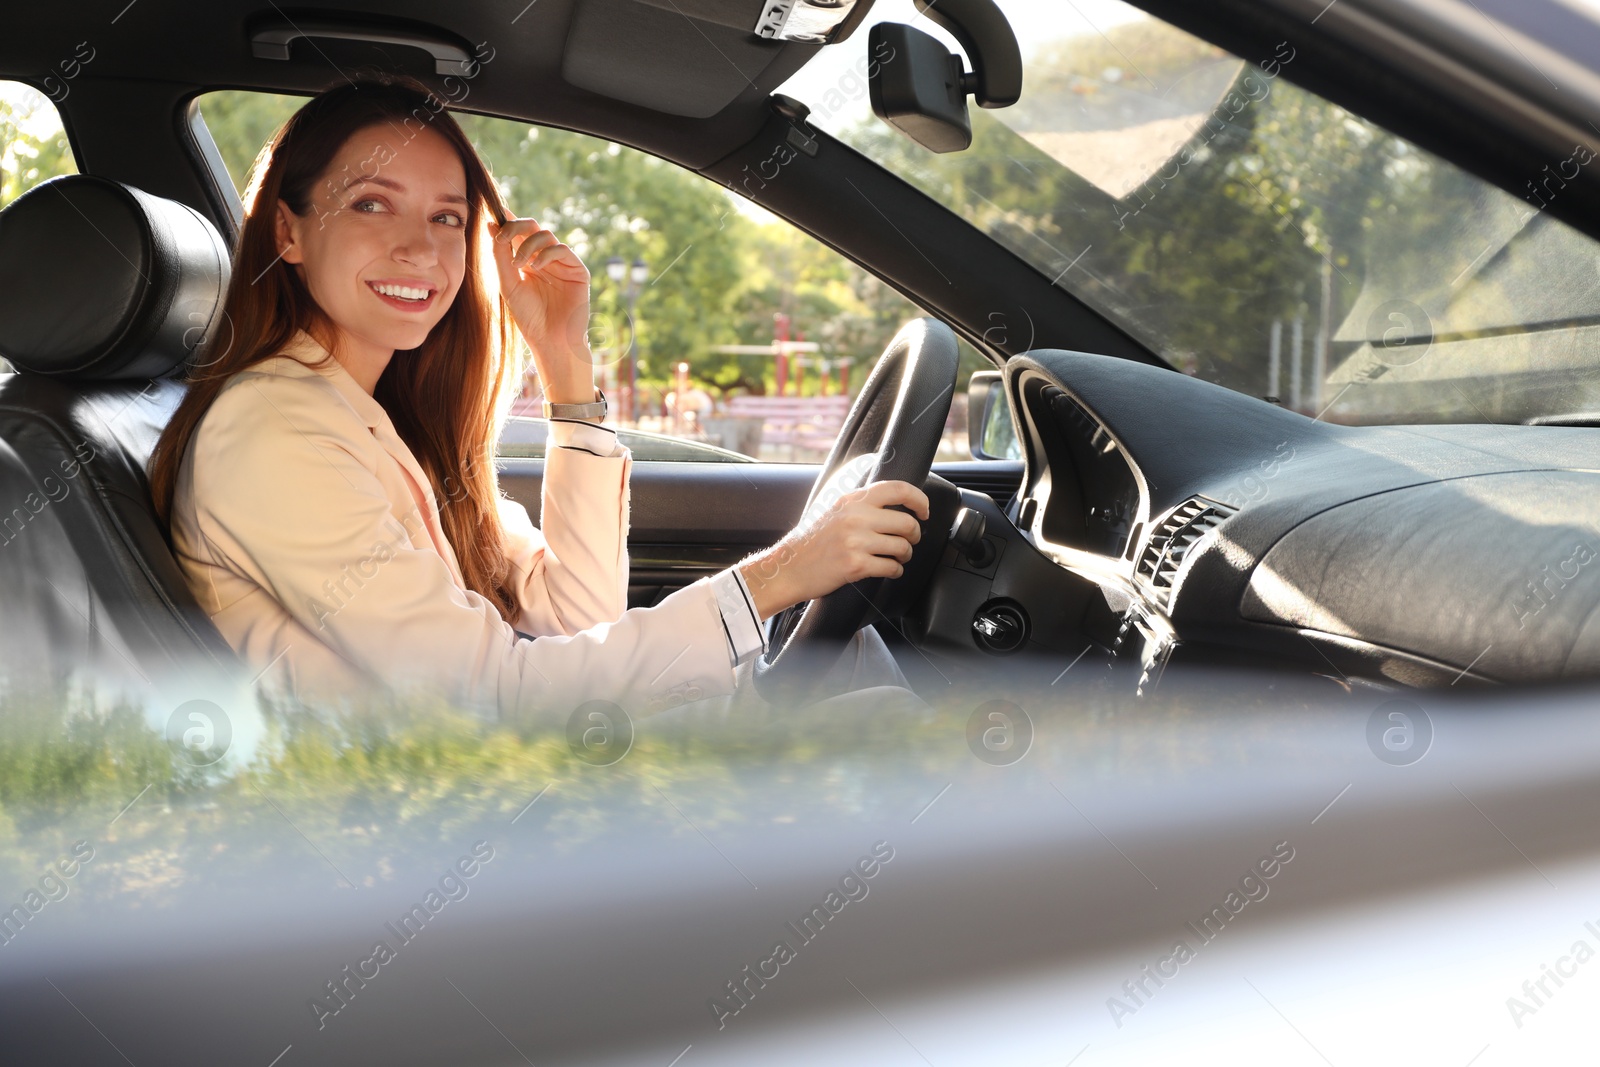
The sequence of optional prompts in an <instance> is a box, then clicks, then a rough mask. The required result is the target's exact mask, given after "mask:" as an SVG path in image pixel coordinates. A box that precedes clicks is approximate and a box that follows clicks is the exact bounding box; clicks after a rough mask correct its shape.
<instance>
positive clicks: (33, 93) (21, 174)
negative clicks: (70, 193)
mask: <svg viewBox="0 0 1600 1067" xmlns="http://www.w3.org/2000/svg"><path fill="white" fill-rule="evenodd" d="M77 172H78V165H77V163H76V162H75V161H74V160H73V158H72V148H71V146H70V145H68V144H67V134H66V131H65V130H63V129H62V128H61V115H60V114H59V113H58V112H57V111H56V106H55V104H54V103H53V102H51V100H50V98H49V97H47V96H46V95H45V94H44V93H41V92H40V91H39V90H37V89H35V88H33V87H32V86H29V85H24V84H23V83H21V82H14V81H0V208H3V207H5V206H6V205H7V204H9V203H11V201H13V200H15V199H16V198H17V197H19V196H21V195H22V194H23V193H25V192H27V191H28V190H29V189H32V188H33V187H34V186H35V185H38V184H39V183H40V182H45V181H49V180H50V179H51V178H54V177H56V176H57V175H61V174H76V173H77Z"/></svg>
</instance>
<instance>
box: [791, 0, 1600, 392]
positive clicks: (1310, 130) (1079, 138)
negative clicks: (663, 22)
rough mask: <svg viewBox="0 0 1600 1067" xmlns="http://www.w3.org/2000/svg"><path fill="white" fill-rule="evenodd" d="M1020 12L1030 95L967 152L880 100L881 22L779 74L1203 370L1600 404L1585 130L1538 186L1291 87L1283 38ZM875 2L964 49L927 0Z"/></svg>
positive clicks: (1134, 330) (1034, 258) (1311, 384)
mask: <svg viewBox="0 0 1600 1067" xmlns="http://www.w3.org/2000/svg"><path fill="white" fill-rule="evenodd" d="M1000 6H1001V7H1002V8H1003V9H1004V11H1005V12H1006V15H1007V17H1008V18H1009V19H1010V20H1011V22H1012V26H1013V27H1014V28H1015V30H1016V31H1017V38H1018V40H1019V41H1020V42H1021V43H1022V47H1023V57H1024V63H1025V73H1024V81H1023V95H1022V100H1021V101H1020V102H1019V103H1018V104H1017V105H1016V106H1014V107H1011V108H1004V109H998V110H992V111H991V110H985V109H981V108H978V107H977V106H976V105H973V106H971V107H970V109H969V112H970V115H971V119H972V132H973V140H972V146H971V147H970V148H969V149H967V150H966V151H963V152H956V153H950V154H945V155H937V154H934V153H932V152H929V151H927V150H925V149H923V148H922V147H920V146H919V145H917V144H915V143H914V142H912V141H911V140H909V139H907V138H906V137H904V136H902V135H900V134H899V133H897V132H895V131H894V130H892V129H891V128H890V127H888V126H887V125H885V124H884V123H882V122H880V121H879V120H878V119H876V118H875V117H874V116H873V115H872V112H871V108H870V104H869V101H868V98H867V91H866V87H865V82H864V80H863V79H861V78H860V77H859V71H860V70H861V69H862V68H863V67H864V65H865V64H864V58H863V57H864V56H865V49H866V37H867V35H866V32H865V30H864V29H863V30H858V31H857V33H856V34H855V35H854V36H853V37H852V38H851V39H850V40H849V41H847V42H845V43H844V44H843V45H842V46H839V47H835V48H828V49H823V51H822V53H821V54H820V55H819V56H818V58H817V59H816V60H815V61H813V62H812V63H811V64H810V65H808V66H807V67H806V68H805V69H804V70H802V71H801V72H800V73H799V74H798V75H796V76H795V77H794V78H793V79H791V80H790V82H789V83H788V84H787V85H785V86H784V89H783V91H784V92H787V93H789V94H790V95H793V96H796V97H797V98H799V99H801V100H804V101H805V102H806V103H808V104H809V105H811V107H812V109H813V111H812V116H811V121H812V122H814V123H815V124H817V125H818V126H821V127H822V128H823V129H825V130H827V131H828V132H829V133H831V134H833V135H835V136H837V137H839V138H841V139H842V140H844V141H846V142H847V143H849V144H850V145H852V146H853V147H855V148H857V149H858V150H860V151H862V152H864V153H865V154H867V155H868V156H870V157H871V158H873V159H874V160H876V161H877V162H879V163H880V164H882V165H883V166H885V167H887V168H888V169H890V170H892V171H894V172H895V173H896V174H898V175H900V176H901V177H903V178H905V179H906V180H907V181H909V182H911V183H912V184H913V185H915V186H917V187H918V188H920V189H921V190H923V191H924V192H926V193H927V194H928V195H930V196H932V197H934V198H935V199H937V200H939V201H940V202H941V203H943V204H945V205H946V206H948V207H950V208H951V209H953V210H955V211H958V212H959V213H960V214H961V215H963V216H964V217H965V218H966V219H968V220H969V221H971V222H972V223H973V224H975V225H977V226H978V227H980V228H982V229H983V230H984V231H986V232H987V233H988V234H990V235H991V236H992V237H994V238H995V240H997V241H998V242H1000V243H1001V244H1003V245H1004V246H1005V247H1006V248H1008V249H1010V250H1011V251H1013V252H1015V253H1016V254H1017V255H1018V256H1020V257H1022V258H1023V259H1024V260H1026V261H1027V262H1028V263H1030V264H1032V265H1033V266H1035V267H1036V268H1038V269H1039V271H1040V272H1041V273H1043V274H1044V275H1045V276H1046V277H1048V278H1050V279H1052V280H1053V281H1054V282H1055V283H1056V284H1058V285H1060V286H1061V287H1062V288H1064V289H1066V290H1068V291H1070V292H1071V293H1072V294H1073V295H1075V296H1076V297H1078V298H1079V299H1081V300H1083V301H1085V302H1086V303H1088V304H1089V305H1090V306H1092V307H1093V308H1095V309H1096V310H1097V311H1099V312H1100V313H1101V314H1103V315H1105V316H1106V317H1107V318H1108V319H1110V320H1112V321H1113V322H1115V323H1117V324H1118V325H1119V326H1120V327H1121V328H1122V329H1123V330H1125V331H1126V332H1128V333H1129V334H1131V335H1132V336H1134V337H1136V338H1137V339H1138V340H1140V341H1141V342H1142V343H1144V344H1145V345H1146V346H1148V347H1149V348H1150V349H1151V350H1153V351H1154V352H1156V353H1158V354H1159V355H1160V356H1162V357H1163V358H1164V359H1166V360H1167V362H1169V363H1170V364H1172V365H1173V366H1174V367H1176V368H1178V369H1179V370H1182V371H1184V372H1186V373H1189V374H1193V375H1196V376H1198V377H1201V378H1204V379H1206V380H1208V381H1212V382H1215V383H1217V384H1219V385H1223V386H1226V387H1228V388H1230V389H1236V390H1239V391H1241V392H1245V393H1250V394H1252V395H1256V396H1267V397H1275V398H1278V399H1279V401H1280V402H1281V403H1282V404H1283V405H1284V406H1286V407H1291V408H1294V409H1295V410H1298V411H1301V412H1304V413H1306V414H1310V415H1314V416H1321V417H1322V418H1324V419H1328V420H1333V421H1341V422H1351V423H1375V422H1428V421H1456V422H1467V421H1470V422H1481V421H1484V420H1490V421H1496V422H1521V421H1527V420H1531V419H1536V418H1554V417H1560V416H1571V415H1580V414H1584V413H1594V412H1600V374H1596V373H1595V371H1594V370H1592V369H1591V368H1592V367H1593V365H1594V364H1595V360H1594V359H1593V357H1592V356H1591V354H1590V351H1589V349H1590V346H1591V344H1592V343H1593V340H1594V339H1595V337H1596V334H1595V327H1596V324H1597V323H1600V256H1597V255H1596V251H1597V250H1596V245H1595V242H1594V241H1592V240H1591V239H1590V238H1588V237H1586V236H1584V235H1582V234H1580V233H1578V232H1577V231H1575V230H1573V229H1572V228H1570V227H1568V226H1566V225H1565V224H1563V223H1561V222H1559V221H1557V220H1555V219H1554V218H1551V217H1550V215H1549V213H1548V212H1546V211H1544V210H1543V209H1544V208H1545V207H1546V206H1548V205H1549V204H1550V203H1551V201H1552V199H1554V198H1556V197H1559V196H1560V195H1561V188H1562V187H1563V185H1564V181H1563V177H1562V176H1563V175H1565V177H1566V178H1567V179H1570V178H1571V177H1572V176H1574V175H1575V174H1576V173H1577V170H1576V169H1575V168H1578V167H1582V166H1585V165H1586V164H1588V163H1589V162H1590V160H1591V159H1592V158H1593V157H1592V154H1591V153H1590V151H1589V150H1588V149H1587V148H1583V147H1581V146H1574V149H1573V152H1572V154H1571V156H1570V157H1568V158H1563V159H1553V160H1551V161H1550V166H1549V167H1547V168H1546V169H1545V171H1544V172H1542V173H1540V174H1538V175H1530V179H1531V180H1530V182H1529V187H1528V190H1527V196H1526V198H1525V199H1524V198H1521V197H1517V196H1513V195H1511V194H1508V193H1505V192H1503V191H1501V190H1500V189H1498V188H1495V187H1493V186H1490V185H1488V184H1487V183H1485V182H1483V181H1481V180H1479V179H1478V178H1475V177H1473V176H1471V175H1469V174H1467V173H1466V172H1464V171H1462V170H1461V169H1460V168H1458V167H1456V166H1454V165H1452V164H1450V163H1447V162H1445V161H1443V160H1441V159H1439V158H1438V157H1436V156H1433V155H1431V154H1429V153H1427V152H1425V151H1423V150H1421V149H1419V148H1417V147H1416V146H1415V145H1413V144H1411V143H1410V142H1408V141H1405V140H1403V139H1401V138H1399V137H1395V136H1393V135H1392V134H1389V133H1387V132H1385V131H1384V130H1382V129H1380V128H1379V127H1377V126H1375V125H1373V124H1372V123H1370V122H1367V121H1366V120H1364V119H1362V118H1360V117H1359V116H1356V115H1354V114H1352V113H1350V112H1348V111H1345V110H1344V109H1342V108H1340V107H1337V106H1335V105H1333V104H1331V103H1329V102H1327V101H1326V100H1323V99H1322V98H1320V97H1318V96H1316V95H1314V94H1311V93H1308V92H1306V91H1304V90H1302V89H1299V88H1297V87H1296V86H1294V85H1291V84H1289V82H1288V81H1287V80H1286V79H1285V78H1284V76H1283V75H1284V74H1285V73H1286V72H1289V71H1292V70H1293V67H1294V64H1295V60H1296V58H1297V57H1296V51H1295V49H1294V48H1293V47H1292V46H1291V45H1289V44H1288V43H1284V44H1281V45H1279V46H1277V47H1276V48H1275V49H1274V51H1273V52H1272V53H1271V54H1268V55H1262V56H1250V57H1245V58H1241V57H1237V56H1233V55H1230V54H1228V53H1227V52H1224V51H1222V50H1221V49H1218V48H1215V47H1213V46H1211V45H1209V44H1207V43H1205V42H1204V41H1201V40H1198V39H1196V38H1194V37H1191V36H1189V35H1187V34H1185V33H1183V32H1181V31H1179V30H1177V29H1175V28H1173V27H1171V26H1169V25H1167V24H1165V23H1163V22H1161V21H1160V20H1158V19H1154V18H1152V17H1150V16H1148V15H1146V14H1145V13H1143V12H1141V11H1139V10H1137V9H1135V8H1133V7H1131V6H1129V5H1127V4H1123V3H1120V2H1117V0H1078V2H1076V3H1071V4H1066V5H1062V4H1060V3H1059V2H1058V0H1000ZM871 17H872V21H885V20H887V21H896V22H904V23H910V24H913V25H915V27H916V28H917V29H920V30H923V31H924V32H927V33H931V34H933V35H934V36H936V37H939V38H941V39H942V40H944V41H945V42H946V44H947V45H948V46H949V47H950V48H951V49H952V50H956V46H955V44H954V42H953V40H951V39H950V38H949V37H948V35H946V34H944V33H943V31H942V30H939V29H938V27H936V26H934V25H933V24H932V23H930V22H929V20H928V19H926V18H923V17H920V16H919V15H918V13H917V12H916V10H915V9H914V8H913V7H912V4H911V3H910V0H879V3H877V4H876V5H875V6H874V9H873V12H872V16H871ZM858 53H860V54H859V55H858ZM968 66H969V67H970V63H969V64H968ZM858 87H859V88H858Z"/></svg>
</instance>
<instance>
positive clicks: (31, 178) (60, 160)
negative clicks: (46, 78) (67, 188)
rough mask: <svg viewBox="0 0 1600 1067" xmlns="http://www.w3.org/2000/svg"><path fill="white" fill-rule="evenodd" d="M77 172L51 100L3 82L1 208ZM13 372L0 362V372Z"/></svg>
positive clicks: (0, 107)
mask: <svg viewBox="0 0 1600 1067" xmlns="http://www.w3.org/2000/svg"><path fill="white" fill-rule="evenodd" d="M57 84H60V83H57ZM77 172H78V165H77V162H76V161H75V160H74V159H73V157H72V147H71V146H70V145H69V144H68V143H67V134H66V131H65V130H64V129H62V127H61V115H60V113H59V112H57V111H56V106H55V104H54V103H53V102H51V100H50V98H49V97H47V96H46V95H45V94H43V93H41V92H39V90H37V89H35V88H33V87H32V86H29V85H24V84H23V83H21V82H14V81H0V209H4V208H5V206H6V205H7V204H9V203H11V201H13V200H15V199H16V198H17V197H19V196H21V195H22V194H23V193H25V192H27V191H28V190H29V189H32V188H33V187H34V186H35V185H38V184H39V183H40V182H45V181H49V180H50V179H51V178H54V177H56V176H57V175H60V174H76V173H77ZM10 370H11V364H9V363H7V362H6V361H5V360H4V359H0V373H3V372H8V371H10Z"/></svg>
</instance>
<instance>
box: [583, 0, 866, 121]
mask: <svg viewBox="0 0 1600 1067" xmlns="http://www.w3.org/2000/svg"><path fill="white" fill-rule="evenodd" d="M871 6H872V0H831V2H825V3H817V2H814V0H580V2H579V3H578V4H577V5H576V7H575V10H574V12H573V16H572V24H571V26H570V28H569V29H568V31H567V43H566V50H565V52H564V54H563V56H562V62H561V76H562V78H563V79H565V80H566V81H567V83H568V84H570V85H574V86H576V87H578V88H580V89H587V90H588V91H589V92H592V93H599V94H600V95H602V96H606V97H610V98H611V99H613V100H622V101H624V102H626V103H630V104H637V105H639V106H641V107H648V108H651V109H653V110H655V111H661V112H665V113H666V114H669V115H682V116H684V117H686V118H709V117H710V116H712V115H715V114H716V113H717V112H719V111H721V110H722V109H723V108H724V107H726V106H727V105H728V104H730V103H731V102H732V101H733V100H734V99H735V98H736V97H737V96H738V95H739V94H740V93H742V92H744V91H745V90H746V89H749V88H751V87H752V86H757V87H761V88H775V87H776V86H777V85H778V84H780V83H781V81H782V80H783V79H784V78H787V77H788V76H789V75H790V74H791V73H793V72H794V70H797V69H798V68H799V66H800V65H801V62H803V60H802V61H801V62H797V61H796V60H795V59H794V58H792V57H791V53H792V52H793V51H794V50H797V49H798V50H801V51H802V52H803V53H805V58H809V55H810V54H811V53H814V52H815V51H816V48H817V46H819V45H822V44H830V43H833V42H835V41H841V40H843V39H844V38H845V37H847V36H848V35H849V34H850V32H851V31H852V30H854V29H855V27H856V25H857V24H859V23H860V21H861V20H862V19H863V18H864V17H865V16H866V13H867V9H868V8H870V7H871ZM780 58H781V59H782V60H784V62H782V63H781V65H778V66H775V64H778V63H779V60H780ZM768 70H772V71H773V72H774V73H775V74H777V75H779V76H778V77H774V78H768V79H764V78H763V77H762V76H763V74H765V73H766V72H767V71H768Z"/></svg>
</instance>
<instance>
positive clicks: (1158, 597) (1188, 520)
mask: <svg viewBox="0 0 1600 1067" xmlns="http://www.w3.org/2000/svg"><path fill="white" fill-rule="evenodd" d="M1237 510H1238V509H1237V508H1230V507H1228V506H1227V505H1226V504H1218V503H1217V502H1216V501H1214V500H1206V499H1205V498H1203V497H1198V496H1197V497H1190V498H1189V499H1188V500H1186V501H1184V502H1183V503H1182V504H1179V505H1178V506H1177V507H1176V508H1175V509H1173V511H1172V514H1170V515H1168V516H1167V517H1166V518H1165V519H1163V520H1162V521H1161V523H1160V525H1158V526H1157V527H1156V528H1155V529H1154V530H1153V531H1152V532H1151V534H1150V543H1149V544H1148V545H1146V546H1145V550H1144V552H1143V553H1141V554H1140V556H1139V568H1138V574H1139V577H1140V578H1141V579H1143V581H1144V583H1145V585H1147V586H1148V587H1149V588H1150V591H1151V594H1152V598H1153V599H1154V600H1155V601H1156V602H1157V603H1158V604H1160V605H1161V606H1162V607H1163V608H1165V607H1167V606H1168V604H1170V603H1171V601H1172V584H1173V582H1175V581H1176V580H1177V578H1178V568H1180V567H1182V566H1183V561H1184V559H1185V558H1186V557H1187V556H1188V555H1189V549H1191V548H1193V547H1194V545H1195V544H1196V542H1198V541H1199V540H1200V539H1201V538H1202V537H1204V536H1205V535H1206V534H1208V533H1210V532H1211V531H1212V530H1214V529H1216V528H1217V527H1218V526H1220V525H1221V524H1222V520H1223V519H1226V518H1227V517H1228V516H1229V515H1232V514H1233V513H1234V512H1235V511H1237Z"/></svg>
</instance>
